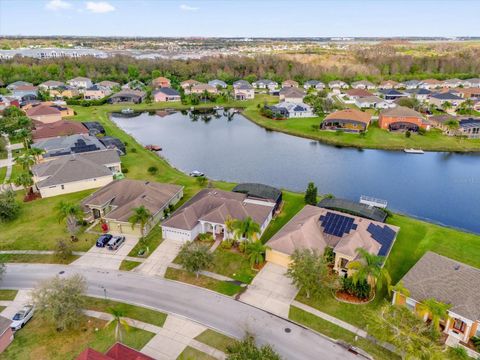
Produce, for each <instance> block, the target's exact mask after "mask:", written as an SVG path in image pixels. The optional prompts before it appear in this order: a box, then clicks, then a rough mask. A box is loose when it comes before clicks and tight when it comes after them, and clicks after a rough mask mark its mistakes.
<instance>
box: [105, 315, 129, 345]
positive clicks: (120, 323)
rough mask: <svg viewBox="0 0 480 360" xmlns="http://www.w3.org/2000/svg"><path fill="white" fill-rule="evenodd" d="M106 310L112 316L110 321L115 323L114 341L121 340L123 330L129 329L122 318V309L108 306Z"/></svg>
mask: <svg viewBox="0 0 480 360" xmlns="http://www.w3.org/2000/svg"><path fill="white" fill-rule="evenodd" d="M108 312H109V313H110V315H112V317H113V318H112V320H111V321H110V322H114V323H115V341H117V342H122V336H123V331H124V330H126V331H128V330H129V329H130V326H129V325H128V322H127V321H126V320H125V319H124V318H123V316H124V314H123V311H122V310H119V309H115V308H110V309H108ZM110 322H109V323H108V324H107V326H108V325H109V324H110Z"/></svg>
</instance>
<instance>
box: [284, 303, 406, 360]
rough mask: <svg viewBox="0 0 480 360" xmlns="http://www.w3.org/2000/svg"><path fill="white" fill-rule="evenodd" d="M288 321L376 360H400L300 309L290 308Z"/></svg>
mask: <svg viewBox="0 0 480 360" xmlns="http://www.w3.org/2000/svg"><path fill="white" fill-rule="evenodd" d="M288 317H289V319H291V320H293V321H296V322H298V323H300V324H303V325H306V326H308V327H309V328H311V329H313V330H316V331H318V332H320V333H322V334H325V335H326V336H328V337H330V338H332V339H335V340H344V341H346V342H347V343H349V344H351V345H353V346H356V347H359V348H361V349H363V350H364V351H366V352H368V353H369V354H370V355H372V356H373V357H374V358H375V359H378V360H390V359H392V360H393V359H400V356H397V355H396V354H393V353H392V352H390V351H388V350H386V349H384V348H382V347H381V346H378V345H376V344H374V343H372V342H371V341H369V340H367V339H363V338H360V337H359V338H358V340H357V341H355V334H354V333H352V332H350V331H347V330H345V329H343V328H341V327H340V326H337V325H335V324H332V323H331V322H329V321H326V320H323V319H321V318H319V317H316V316H315V315H312V314H310V313H308V312H306V311H303V310H302V309H299V308H297V307H295V306H291V307H290V314H289V316H288Z"/></svg>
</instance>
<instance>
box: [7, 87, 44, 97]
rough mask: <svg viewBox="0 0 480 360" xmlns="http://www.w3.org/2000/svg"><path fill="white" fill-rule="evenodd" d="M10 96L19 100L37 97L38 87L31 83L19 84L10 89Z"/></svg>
mask: <svg viewBox="0 0 480 360" xmlns="http://www.w3.org/2000/svg"><path fill="white" fill-rule="evenodd" d="M12 96H13V97H15V98H17V99H21V100H25V99H29V100H31V99H36V98H37V97H38V88H37V87H36V86H32V85H19V86H16V87H15V89H13V90H12Z"/></svg>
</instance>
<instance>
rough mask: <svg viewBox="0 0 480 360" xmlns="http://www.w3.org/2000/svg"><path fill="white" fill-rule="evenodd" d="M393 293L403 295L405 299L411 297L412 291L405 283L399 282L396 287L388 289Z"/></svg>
mask: <svg viewBox="0 0 480 360" xmlns="http://www.w3.org/2000/svg"><path fill="white" fill-rule="evenodd" d="M393 291H395V292H396V293H397V294H400V295H403V296H405V297H409V296H410V290H408V289H407V288H406V287H405V285H404V284H403V281H399V282H398V283H397V284H396V285H390V286H389V287H388V292H389V293H390V294H391V293H392V292H393Z"/></svg>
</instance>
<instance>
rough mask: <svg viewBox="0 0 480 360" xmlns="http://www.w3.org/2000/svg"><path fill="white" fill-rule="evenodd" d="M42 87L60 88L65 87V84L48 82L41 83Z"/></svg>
mask: <svg viewBox="0 0 480 360" xmlns="http://www.w3.org/2000/svg"><path fill="white" fill-rule="evenodd" d="M42 85H43V86H46V87H58V86H62V85H65V83H63V82H61V81H56V80H47V81H44V82H43V83H41V84H40V85H39V86H42Z"/></svg>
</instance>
